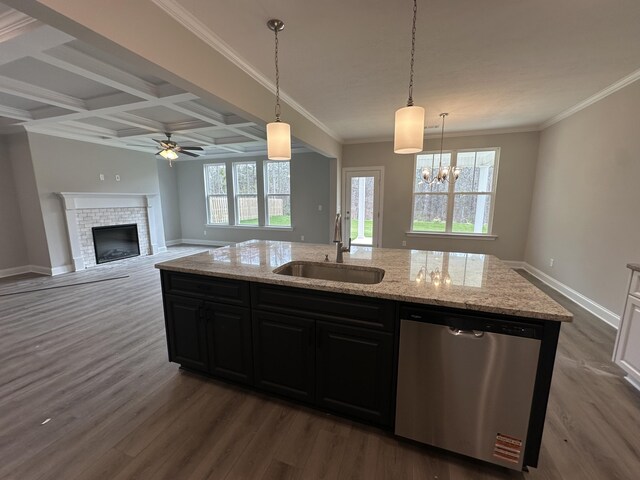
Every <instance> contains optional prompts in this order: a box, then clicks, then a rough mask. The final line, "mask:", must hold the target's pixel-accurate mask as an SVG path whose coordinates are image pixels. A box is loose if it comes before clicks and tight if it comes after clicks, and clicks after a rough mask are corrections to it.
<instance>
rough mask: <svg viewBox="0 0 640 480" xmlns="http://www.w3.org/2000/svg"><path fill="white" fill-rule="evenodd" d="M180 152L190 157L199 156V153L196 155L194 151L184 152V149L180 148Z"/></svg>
mask: <svg viewBox="0 0 640 480" xmlns="http://www.w3.org/2000/svg"><path fill="white" fill-rule="evenodd" d="M180 153H184V154H185V155H189V156H190V157H199V156H200V155H196V154H195V153H191V152H185V151H184V150H181V151H180Z"/></svg>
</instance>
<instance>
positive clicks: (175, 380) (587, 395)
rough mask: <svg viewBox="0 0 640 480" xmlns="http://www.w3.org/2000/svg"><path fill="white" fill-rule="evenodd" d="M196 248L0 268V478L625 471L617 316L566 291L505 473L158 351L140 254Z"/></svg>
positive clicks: (625, 417)
mask: <svg viewBox="0 0 640 480" xmlns="http://www.w3.org/2000/svg"><path fill="white" fill-rule="evenodd" d="M199 250H202V249H197V250H196V249H193V248H188V247H172V248H170V249H169V252H168V253H165V254H161V255H159V256H155V257H141V258H136V259H132V260H127V261H126V262H124V264H122V265H108V266H103V267H99V268H95V269H91V270H87V271H85V272H79V273H74V274H68V275H63V276H59V277H54V278H49V277H45V278H42V277H30V276H27V277H23V278H19V279H11V280H7V279H3V281H2V282H1V283H0V295H3V294H4V295H3V296H0V478H2V479H16V480H31V479H56V480H58V479H64V480H73V479H118V480H120V479H134V478H135V479H154V480H155V479H174V480H175V479H185V480H191V479H193V480H196V479H215V480H222V479H229V480H235V479H320V478H326V479H334V478H335V479H367V480H369V479H416V480H418V479H438V480H458V479H478V480H480V479H554V480H556V479H576V480H578V479H580V480H590V479H593V480H605V479H606V480H608V479H635V478H638V472H640V433H639V432H640V393H639V392H637V391H635V390H633V389H632V388H631V387H630V386H629V385H628V384H627V383H626V382H625V381H624V380H623V379H622V375H621V371H620V370H619V369H618V368H617V367H616V366H615V365H614V364H612V362H611V361H610V358H611V352H612V349H613V341H614V336H615V331H614V330H613V329H612V328H610V327H608V326H606V325H605V324H603V323H602V322H601V321H600V320H598V319H596V318H594V317H593V316H591V315H590V314H588V313H587V312H585V311H584V310H582V309H581V308H579V307H577V306H575V304H573V303H571V302H570V301H568V300H566V299H565V298H564V297H562V296H560V295H558V294H555V293H554V292H550V294H551V295H552V296H553V297H554V298H556V299H557V300H558V301H559V302H560V303H562V304H563V305H565V306H566V307H567V308H569V309H570V310H571V311H573V312H574V313H575V315H576V318H575V322H574V323H573V324H568V325H563V327H562V330H561V335H560V345H559V350H558V355H557V359H556V368H555V372H554V378H553V385H552V388H551V397H550V403H549V410H548V414H547V422H546V425H545V432H544V438H543V443H542V454H541V458H540V467H539V468H537V469H532V471H531V472H529V473H521V472H511V471H507V470H503V469H500V468H497V467H494V466H491V465H487V464H483V463H480V462H475V461H472V460H469V459H466V458H462V457H458V456H455V455H452V454H447V453H443V452H440V451H437V450H435V449H430V448H424V447H419V446H415V445H412V444H409V443H407V442H404V441H400V440H397V439H395V438H394V437H392V436H391V435H388V434H385V433H384V432H382V431H380V430H377V429H375V428H371V427H367V426H363V425H359V424H356V423H353V422H350V421H348V420H344V419H341V418H339V417H333V416H329V415H325V414H322V413H318V412H315V411H313V410H310V409H307V408H304V407H300V406H298V405H295V404H290V403H287V402H284V401H280V400H274V399H271V398H269V397H266V396H263V395H259V394H255V393H251V392H247V391H245V390H242V389H240V388H236V387H232V386H229V385H227V384H224V383H221V382H216V381H213V380H206V379H203V378H202V377H199V376H196V375H192V374H189V373H187V372H184V371H181V370H179V369H178V367H177V365H175V364H170V363H169V362H168V361H167V352H166V344H165V336H164V321H163V314H162V303H161V297H160V282H159V274H158V271H157V270H155V269H154V268H153V264H154V263H156V262H158V261H161V260H164V259H169V258H173V257H177V256H181V255H185V254H188V253H193V252H195V251H199ZM115 277H119V278H115ZM97 280H99V281H97ZM85 281H87V282H88V281H91V282H94V283H86V284H82V285H75V286H68V287H61V288H54V289H48V290H42V288H47V287H53V286H56V287H60V286H62V285H68V284H72V283H81V282H85ZM543 289H545V290H547V291H548V290H549V289H547V288H546V287H543ZM22 290H38V291H33V292H31V293H22V294H15V292H16V291H22ZM8 293H14V294H11V295H7V294H8Z"/></svg>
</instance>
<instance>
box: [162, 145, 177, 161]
mask: <svg viewBox="0 0 640 480" xmlns="http://www.w3.org/2000/svg"><path fill="white" fill-rule="evenodd" d="M159 155H160V156H161V157H162V158H166V159H167V160H175V159H176V158H178V154H177V153H176V152H174V151H173V150H169V149H168V148H165V149H164V150H162V151H161V152H160V153H159Z"/></svg>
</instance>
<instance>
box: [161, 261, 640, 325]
mask: <svg viewBox="0 0 640 480" xmlns="http://www.w3.org/2000/svg"><path fill="white" fill-rule="evenodd" d="M154 267H155V268H157V269H158V270H167V271H171V272H177V273H187V274H192V275H203V276H208V277H219V278H227V279H230V280H242V281H247V282H256V283H265V284H268V285H279V286H285V287H292V288H304V289H307V290H318V291H323V292H333V293H344V294H346V295H355V296H359V297H370V298H382V299H385V300H395V301H399V302H405V303H413V304H421V305H432V306H437V307H448V308H457V309H461V310H469V311H477V312H483V313H494V314H499V315H509V316H512V317H522V318H530V319H534V320H544V321H555V322H563V323H566V322H572V321H573V315H572V314H571V315H568V316H567V315H556V314H545V313H541V312H532V311H526V310H517V309H509V308H500V307H496V306H489V307H486V308H483V307H484V306H483V305H477V304H474V305H469V304H467V303H463V302H452V301H441V300H434V299H430V298H424V297H423V298H416V297H408V296H404V295H398V294H395V295H394V294H386V293H383V292H366V291H362V290H355V289H353V290H351V289H349V287H348V285H347V284H344V283H340V284H339V285H340V286H339V287H334V286H327V285H323V284H320V283H312V282H315V281H314V280H312V279H305V282H304V283H303V282H296V281H292V280H288V279H287V278H283V279H274V278H269V277H258V276H251V275H243V274H239V273H229V272H209V271H206V270H198V269H193V268H185V267H175V266H171V265H166V264H164V263H157V264H155V265H154ZM638 267H639V269H640V266H638ZM337 289H339V290H340V291H336V290H337ZM368 293H371V294H370V295H369V294H368Z"/></svg>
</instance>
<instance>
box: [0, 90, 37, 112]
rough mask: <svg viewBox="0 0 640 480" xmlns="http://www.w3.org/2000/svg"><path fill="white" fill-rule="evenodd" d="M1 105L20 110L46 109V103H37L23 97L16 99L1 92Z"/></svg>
mask: <svg viewBox="0 0 640 480" xmlns="http://www.w3.org/2000/svg"><path fill="white" fill-rule="evenodd" d="M0 105H3V106H5V107H11V108H19V109H20V110H33V109H36V108H43V107H46V106H47V105H45V104H44V103H40V102H36V101H34V100H29V99H27V98H22V97H14V96H13V95H9V94H7V93H2V92H0Z"/></svg>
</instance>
